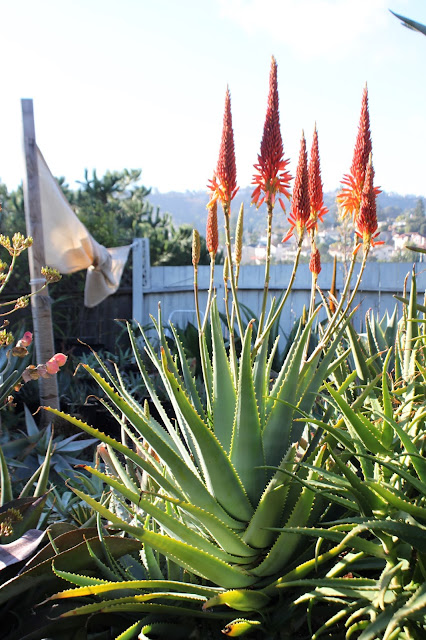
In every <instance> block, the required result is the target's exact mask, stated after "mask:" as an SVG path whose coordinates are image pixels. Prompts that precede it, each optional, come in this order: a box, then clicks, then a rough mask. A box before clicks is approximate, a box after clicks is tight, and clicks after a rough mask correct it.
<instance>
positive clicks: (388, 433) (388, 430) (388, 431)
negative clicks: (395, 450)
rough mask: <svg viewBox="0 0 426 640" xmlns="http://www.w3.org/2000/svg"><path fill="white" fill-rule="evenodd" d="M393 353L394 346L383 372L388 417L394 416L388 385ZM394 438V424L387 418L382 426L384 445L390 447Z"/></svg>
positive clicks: (385, 412) (389, 352)
mask: <svg viewBox="0 0 426 640" xmlns="http://www.w3.org/2000/svg"><path fill="white" fill-rule="evenodd" d="M391 355H392V348H391V349H389V351H388V353H387V356H386V360H385V362H384V365H383V374H382V397H383V413H384V415H385V416H386V418H392V417H393V409H392V400H391V397H390V393H389V387H388V375H387V372H388V366H389V360H390V357H391ZM392 440H393V431H392V426H391V425H390V423H389V422H388V421H387V420H384V421H383V428H382V442H383V446H384V447H386V448H389V447H390V445H391V444H392Z"/></svg>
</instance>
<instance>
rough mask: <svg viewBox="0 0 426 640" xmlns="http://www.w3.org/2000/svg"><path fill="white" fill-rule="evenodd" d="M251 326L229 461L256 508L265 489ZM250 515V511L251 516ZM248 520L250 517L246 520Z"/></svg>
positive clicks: (239, 377) (239, 383)
mask: <svg viewBox="0 0 426 640" xmlns="http://www.w3.org/2000/svg"><path fill="white" fill-rule="evenodd" d="M251 338H252V323H249V325H248V327H247V330H246V334H245V336H244V340H243V350H242V353H241V360H240V367H239V374H238V393H237V406H236V412H235V421H234V427H233V432H232V443H231V454H230V457H231V461H232V463H233V464H234V466H235V469H236V471H237V473H238V475H239V477H240V478H241V481H242V484H243V485H244V488H245V491H246V492H247V495H248V497H249V499H250V500H251V502H252V504H254V505H256V504H257V502H258V500H259V497H260V495H261V493H262V491H263V490H264V488H265V482H266V475H265V470H264V469H263V468H262V467H263V466H264V464H265V459H264V456H263V446H262V433H261V429H260V418H259V410H258V406H257V402H256V394H255V390H254V383H253V376H252V367H251V347H252V345H251ZM252 515H253V510H251V513H250V516H249V517H251V516H252ZM247 519H249V518H247Z"/></svg>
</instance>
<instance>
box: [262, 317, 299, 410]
mask: <svg viewBox="0 0 426 640" xmlns="http://www.w3.org/2000/svg"><path fill="white" fill-rule="evenodd" d="M301 333H302V323H301V321H299V323H298V325H297V330H296V332H295V335H294V340H293V341H292V342H291V344H290V348H289V350H288V353H287V355H286V358H285V360H284V362H283V365H282V367H281V369H280V371H279V372H278V376H277V378H276V380H275V382H274V384H273V386H272V389H271V398H269V397H268V398H267V400H266V415H269V412H270V410H271V409H272V407H273V405H274V401H273V398H275V397H276V394H277V393H278V391H279V389H280V388H281V386H282V383H283V380H284V379H285V377H286V376H287V373H288V369H289V367H290V365H291V363H292V361H293V358H294V354H295V351H296V349H297V345H298V344H299V341H300V336H301Z"/></svg>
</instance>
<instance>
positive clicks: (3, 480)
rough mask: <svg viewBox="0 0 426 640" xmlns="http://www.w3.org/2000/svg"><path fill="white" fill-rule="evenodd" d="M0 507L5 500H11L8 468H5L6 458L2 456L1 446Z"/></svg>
mask: <svg viewBox="0 0 426 640" xmlns="http://www.w3.org/2000/svg"><path fill="white" fill-rule="evenodd" d="M0 489H1V497H0V507H3V506H4V505H5V504H6V503H7V502H10V501H11V500H13V493H12V483H11V481H10V475H9V470H8V468H7V463H6V459H5V457H4V454H3V451H2V448H1V447H0Z"/></svg>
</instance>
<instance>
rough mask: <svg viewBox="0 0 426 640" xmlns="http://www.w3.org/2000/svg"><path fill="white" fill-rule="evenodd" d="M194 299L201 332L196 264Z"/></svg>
mask: <svg viewBox="0 0 426 640" xmlns="http://www.w3.org/2000/svg"><path fill="white" fill-rule="evenodd" d="M194 299H195V313H196V314H197V325H198V331H199V332H201V317H200V303H199V300H198V267H197V266H196V265H194Z"/></svg>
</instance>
